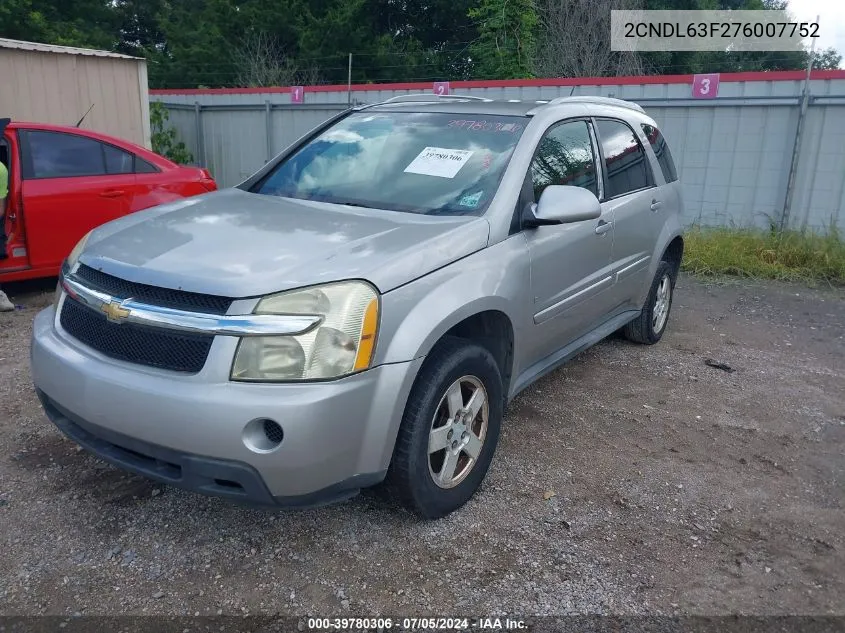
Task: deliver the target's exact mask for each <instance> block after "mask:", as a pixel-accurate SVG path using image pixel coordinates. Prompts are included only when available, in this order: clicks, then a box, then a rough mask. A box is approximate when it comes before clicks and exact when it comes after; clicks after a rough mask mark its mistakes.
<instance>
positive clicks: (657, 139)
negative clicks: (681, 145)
mask: <svg viewBox="0 0 845 633" xmlns="http://www.w3.org/2000/svg"><path fill="white" fill-rule="evenodd" d="M643 132H644V133H645V135H646V138H647V139H648V142H649V143H650V144H651V149H653V150H654V155H655V156H657V162H658V163H660V169H661V171H662V172H663V178H665V179H666V182H675V181H676V180H677V179H678V170H677V169H675V161H674V160H672V152H670V151H669V146H668V145H667V144H666V139H665V138H663V135H662V134H661V133H660V130H658V129H657V128H656V127H654V126H653V125H648V124H647V123H643Z"/></svg>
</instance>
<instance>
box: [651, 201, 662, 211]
mask: <svg viewBox="0 0 845 633" xmlns="http://www.w3.org/2000/svg"><path fill="white" fill-rule="evenodd" d="M662 206H663V203H662V202H660V200H652V201H651V210H652V211H657V210H658V209H659V208H660V207H662Z"/></svg>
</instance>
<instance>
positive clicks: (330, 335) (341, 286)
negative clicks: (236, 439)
mask: <svg viewBox="0 0 845 633" xmlns="http://www.w3.org/2000/svg"><path fill="white" fill-rule="evenodd" d="M254 313H255V314H308V315H316V316H319V317H321V319H322V320H321V322H320V324H319V325H318V326H317V327H315V328H314V329H313V330H311V331H309V332H306V333H305V334H299V335H297V336H255V337H244V338H242V339H241V341H240V343H239V344H238V350H237V352H236V353H235V361H234V363H233V364H232V373H231V378H232V380H249V381H266V382H284V381H291V380H320V379H323V380H325V379H327V378H338V377H340V376H345V375H347V374H351V373H354V372H356V371H361V370H363V369H367V368H368V367H369V366H370V362H371V361H372V357H373V349H374V348H375V342H376V329H377V327H378V294H377V293H376V291H375V289H374V288H373V287H372V286H370V285H369V284H366V283H364V282H361V281H344V282H340V283H333V284H326V285H324V286H315V287H313V288H305V289H302V290H292V291H290V292H283V293H280V294H277V295H271V296H269V297H265V298H264V299H262V300H261V301H259V302H258V305H257V306H256V308H255V310H254Z"/></svg>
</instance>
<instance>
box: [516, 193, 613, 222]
mask: <svg viewBox="0 0 845 633" xmlns="http://www.w3.org/2000/svg"><path fill="white" fill-rule="evenodd" d="M599 217H601V204H599V200H598V198H596V196H595V195H594V194H593V192H592V191H588V190H587V189H584V188H583V187H572V186H570V185H549V186H548V187H546V188H545V190H544V191H543V193H542V194H541V195H540V202H538V203H537V204H532V205H531V206H530V207H529V208H528V209H526V211H525V217H524V218H523V224H524V225H525V226H529V227H534V226H546V225H549V224H568V223H570V222H581V221H582V220H595V219H596V218H599Z"/></svg>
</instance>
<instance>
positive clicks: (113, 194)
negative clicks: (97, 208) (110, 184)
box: [100, 189, 126, 198]
mask: <svg viewBox="0 0 845 633" xmlns="http://www.w3.org/2000/svg"><path fill="white" fill-rule="evenodd" d="M124 193H126V192H125V191H123V189H109V190H108V191H104V192H103V193H101V194H100V197H101V198H119V197H120V196H122V195H123V194H124Z"/></svg>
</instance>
